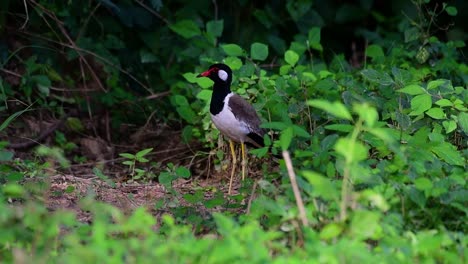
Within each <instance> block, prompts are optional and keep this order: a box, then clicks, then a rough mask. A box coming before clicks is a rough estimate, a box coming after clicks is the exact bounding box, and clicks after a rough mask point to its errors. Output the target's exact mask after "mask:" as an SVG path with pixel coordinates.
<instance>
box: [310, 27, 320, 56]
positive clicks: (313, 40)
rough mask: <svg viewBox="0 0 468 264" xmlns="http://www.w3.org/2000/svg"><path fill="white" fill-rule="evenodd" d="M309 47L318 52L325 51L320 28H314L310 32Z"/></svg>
mask: <svg viewBox="0 0 468 264" xmlns="http://www.w3.org/2000/svg"><path fill="white" fill-rule="evenodd" d="M308 40H309V46H310V47H311V48H312V49H314V50H318V51H323V47H322V44H320V28H319V27H313V28H311V29H310V30H309V34H308Z"/></svg>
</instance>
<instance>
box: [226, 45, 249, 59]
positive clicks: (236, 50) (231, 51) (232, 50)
mask: <svg viewBox="0 0 468 264" xmlns="http://www.w3.org/2000/svg"><path fill="white" fill-rule="evenodd" d="M221 48H222V49H223V51H224V53H226V55H228V56H234V57H239V56H242V55H244V51H243V50H242V48H241V47H240V46H239V45H236V44H224V45H221Z"/></svg>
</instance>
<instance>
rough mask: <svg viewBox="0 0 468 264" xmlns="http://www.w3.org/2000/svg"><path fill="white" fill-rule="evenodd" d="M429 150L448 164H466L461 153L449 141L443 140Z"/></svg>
mask: <svg viewBox="0 0 468 264" xmlns="http://www.w3.org/2000/svg"><path fill="white" fill-rule="evenodd" d="M431 151H432V152H434V153H435V154H436V155H437V156H438V157H439V158H441V159H442V160H444V161H445V162H447V163H448V164H450V165H458V166H464V165H466V163H465V160H464V158H463V157H462V156H461V153H460V152H459V151H458V150H457V148H456V147H455V146H453V145H452V144H450V143H447V142H443V143H441V144H439V145H437V146H435V147H433V148H431Z"/></svg>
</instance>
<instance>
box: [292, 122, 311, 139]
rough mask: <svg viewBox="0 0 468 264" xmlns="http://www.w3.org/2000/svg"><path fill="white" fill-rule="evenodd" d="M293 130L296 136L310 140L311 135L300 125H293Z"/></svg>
mask: <svg viewBox="0 0 468 264" xmlns="http://www.w3.org/2000/svg"><path fill="white" fill-rule="evenodd" d="M293 130H294V135H296V136H299V137H303V138H309V137H310V134H309V132H307V130H305V129H304V128H303V127H301V126H298V125H293Z"/></svg>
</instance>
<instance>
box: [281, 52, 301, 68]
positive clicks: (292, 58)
mask: <svg viewBox="0 0 468 264" xmlns="http://www.w3.org/2000/svg"><path fill="white" fill-rule="evenodd" d="M284 60H285V61H286V62H287V63H288V64H289V65H291V66H294V65H296V63H297V62H298V61H299V55H297V53H296V52H294V51H292V50H288V51H286V52H285V53H284Z"/></svg>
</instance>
